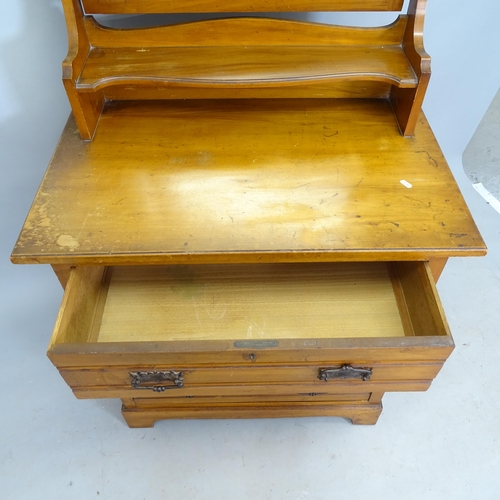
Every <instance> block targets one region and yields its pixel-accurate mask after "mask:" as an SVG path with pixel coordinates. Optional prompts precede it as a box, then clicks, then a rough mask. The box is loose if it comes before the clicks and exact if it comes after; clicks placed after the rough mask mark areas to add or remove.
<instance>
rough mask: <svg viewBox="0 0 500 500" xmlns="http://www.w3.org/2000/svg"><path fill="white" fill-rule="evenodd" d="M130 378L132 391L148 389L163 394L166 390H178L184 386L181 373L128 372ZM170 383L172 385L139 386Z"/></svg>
mask: <svg viewBox="0 0 500 500" xmlns="http://www.w3.org/2000/svg"><path fill="white" fill-rule="evenodd" d="M129 374H130V376H131V377H132V382H131V385H132V387H133V388H134V389H149V390H151V391H154V392H163V391H166V390H167V389H180V388H181V387H183V386H184V378H183V377H182V372H174V371H172V370H170V371H168V372H133V373H132V372H129ZM165 381H171V382H173V383H174V385H141V384H151V383H153V384H154V383H156V384H161V383H162V382H165Z"/></svg>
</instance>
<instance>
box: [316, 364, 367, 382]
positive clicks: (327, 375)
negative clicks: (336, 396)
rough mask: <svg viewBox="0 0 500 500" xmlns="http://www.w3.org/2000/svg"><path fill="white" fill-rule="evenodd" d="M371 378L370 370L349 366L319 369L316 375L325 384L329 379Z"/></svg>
mask: <svg viewBox="0 0 500 500" xmlns="http://www.w3.org/2000/svg"><path fill="white" fill-rule="evenodd" d="M371 376H372V369H371V368H353V367H352V366H351V365H342V366H341V367H340V368H320V370H319V374H318V378H319V379H320V380H324V381H325V382H327V381H328V380H330V379H331V378H339V379H342V380H345V379H348V378H357V379H361V380H369V379H370V377H371Z"/></svg>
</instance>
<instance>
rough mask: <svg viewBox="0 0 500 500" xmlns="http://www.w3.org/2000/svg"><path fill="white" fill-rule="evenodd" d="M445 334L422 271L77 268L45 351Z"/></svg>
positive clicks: (394, 266)
mask: <svg viewBox="0 0 500 500" xmlns="http://www.w3.org/2000/svg"><path fill="white" fill-rule="evenodd" d="M436 335H437V336H443V335H449V332H448V328H447V325H446V321H445V320H444V316H443V313H442V310H441V307H440V304H439V300H438V297H437V294H436V291H435V285H434V282H433V280H432V277H431V274H430V271H429V267H428V264H427V263H425V262H398V263H384V262H373V263H311V264H282V263H280V264H248V265H196V266H189V265H188V266H185V265H182V266H179V265H177V266H136V267H134V266H127V267H109V268H105V267H80V268H75V269H73V270H72V272H71V277H70V280H69V282H68V286H67V288H66V293H65V297H64V299H63V306H62V307H61V313H60V315H59V318H58V321H57V325H56V329H55V332H54V337H53V341H52V342H53V344H54V343H103V344H104V343H129V342H168V341H181V342H182V341H203V340H231V341H241V342H245V341H259V340H262V341H268V340H272V339H292V340H293V339H331V338H339V339H343V338H385V337H387V338H394V337H408V336H436Z"/></svg>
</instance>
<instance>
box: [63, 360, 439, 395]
mask: <svg viewBox="0 0 500 500" xmlns="http://www.w3.org/2000/svg"><path fill="white" fill-rule="evenodd" d="M441 366H442V364H441V363H428V364H416V363H414V364H393V365H380V364H378V365H372V366H370V367H368V366H366V367H356V366H354V367H352V370H351V368H350V365H342V366H328V367H321V366H295V367H292V366H282V367H269V366H268V367H265V366H253V367H225V368H189V367H185V368H182V367H180V368H178V367H174V368H175V369H172V367H155V368H151V367H150V368H144V367H136V366H131V367H130V368H120V369H116V368H114V367H110V368H101V369H85V368H82V369H78V368H75V369H69V370H68V369H62V370H60V373H61V375H62V376H63V378H64V380H65V381H66V382H67V383H68V385H69V386H70V387H71V388H72V389H73V390H74V391H75V393H78V394H79V396H80V397H82V398H83V397H90V398H93V397H123V398H130V397H134V395H135V396H137V397H148V395H149V394H154V393H161V396H162V397H165V398H176V397H186V396H190V395H196V396H200V395H203V394H215V395H218V394H221V391H222V392H224V391H229V392H230V393H232V394H233V393H234V394H238V391H241V390H242V388H244V390H245V391H248V390H249V389H251V391H254V392H255V393H258V392H259V391H260V390H262V387H272V386H275V387H285V384H287V385H288V386H289V387H293V388H296V387H297V386H299V385H307V389H304V392H307V393H325V394H336V393H338V392H339V390H340V389H342V391H344V390H349V389H350V390H351V391H352V390H354V391H356V392H359V391H364V392H367V391H371V390H374V389H372V387H379V386H380V385H381V384H387V383H401V382H417V383H424V384H425V383H426V384H427V385H428V384H430V382H431V381H432V380H433V379H434V377H435V376H436V375H437V373H438V372H439V370H440V368H441ZM360 368H362V369H360ZM366 373H368V376H367V375H365V374H366ZM335 377H339V378H335ZM266 390H269V389H266ZM294 390H295V391H296V389H294ZM231 391H233V392H231ZM110 394H113V396H110ZM103 395H104V396H103Z"/></svg>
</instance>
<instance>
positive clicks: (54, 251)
mask: <svg viewBox="0 0 500 500" xmlns="http://www.w3.org/2000/svg"><path fill="white" fill-rule="evenodd" d="M402 180H404V181H406V182H407V183H409V184H411V186H412V187H411V188H408V187H405V186H404V185H403V184H402V183H401V181H402ZM485 253H486V248H485V245H484V242H483V240H482V239H481V236H480V234H479V232H478V230H477V228H476V226H475V224H474V222H473V220H472V217H471V215H470V213H469V210H468V208H467V206H466V204H465V202H464V200H463V198H462V196H461V194H460V192H459V190H458V187H457V185H456V183H455V180H454V178H453V176H452V174H451V172H450V170H449V168H448V165H447V164H446V161H445V159H444V158H443V155H442V153H441V151H440V149H439V146H438V145H437V143H436V140H435V138H434V136H433V134H432V131H431V130H430V128H429V125H428V124H427V121H426V120H425V117H424V116H423V115H421V116H420V119H419V123H418V126H417V130H416V134H415V137H414V138H404V137H401V136H400V135H399V133H398V128H397V123H396V120H395V118H394V115H393V113H392V110H391V107H390V104H388V103H387V102H381V101H369V100H359V101H358V100H345V101H339V100H321V101H317V100H300V101H297V100H264V101H259V100H251V101H249V100H242V101H234V102H227V101H225V102H221V101H185V102H153V103H148V102H145V103H144V102H143V103H118V104H112V105H110V106H108V108H107V109H106V110H105V112H104V114H103V116H102V118H101V123H100V126H99V130H98V133H97V134H96V137H95V139H94V141H92V142H91V143H85V142H83V141H82V140H81V139H80V137H79V135H78V131H77V128H76V125H75V123H74V121H73V119H70V120H69V122H68V124H67V126H66V128H65V130H64V133H63V135H62V137H61V140H60V142H59V145H58V147H57V149H56V152H55V154H54V157H53V159H52V161H51V164H50V166H49V168H48V170H47V173H46V175H45V177H44V179H43V181H42V184H41V187H40V190H39V192H38V194H37V196H36V198H35V201H34V203H33V206H32V208H31V210H30V213H29V215H28V217H27V220H26V223H25V225H24V228H23V230H22V232H21V235H20V237H19V240H18V242H17V244H16V247H15V249H14V251H13V254H12V260H13V262H16V263H37V262H38V263H49V264H72V265H75V264H100V263H106V264H113V265H116V264H120V263H121V264H143V263H147V264H164V263H217V262H221V263H223V262H232V263H238V262H266V261H267V262H269V261H321V260H323V261H326V260H329V261H331V260H350V261H354V260H357V261H363V260H365V261H366V260H386V261H388V260H423V259H428V258H429V257H451V256H460V255H464V256H465V255H484V254H485Z"/></svg>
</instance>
